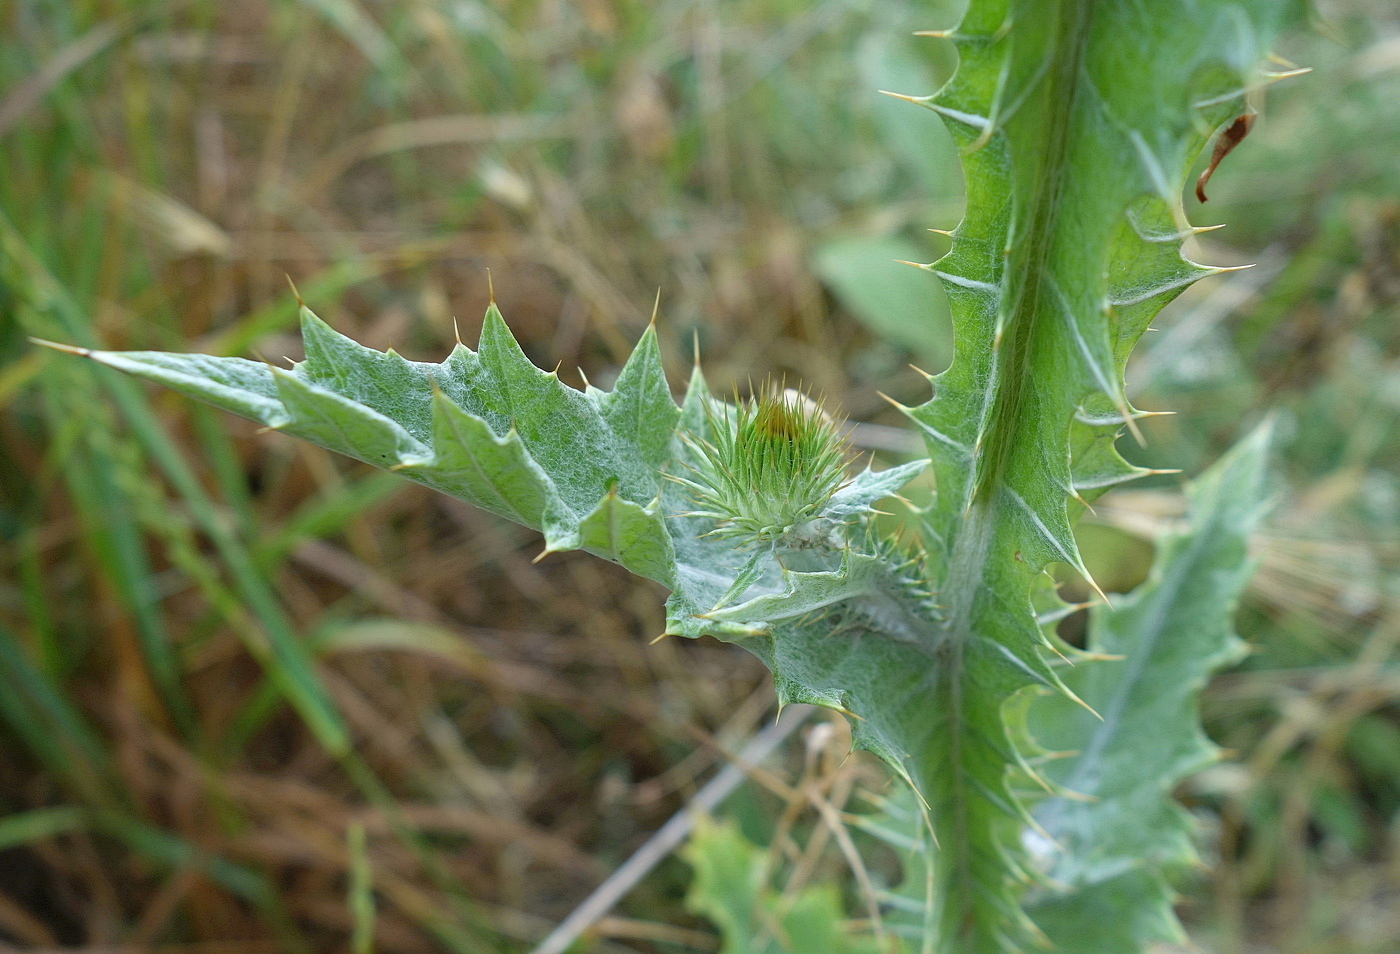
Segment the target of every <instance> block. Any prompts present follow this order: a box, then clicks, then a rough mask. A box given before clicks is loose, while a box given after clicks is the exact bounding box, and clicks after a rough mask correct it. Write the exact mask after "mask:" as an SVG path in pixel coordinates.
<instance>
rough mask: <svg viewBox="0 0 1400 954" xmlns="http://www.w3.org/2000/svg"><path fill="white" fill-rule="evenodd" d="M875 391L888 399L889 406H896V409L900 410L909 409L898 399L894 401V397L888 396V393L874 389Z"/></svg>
mask: <svg viewBox="0 0 1400 954" xmlns="http://www.w3.org/2000/svg"><path fill="white" fill-rule="evenodd" d="M875 393H876V394H878V395H880V397H882V398H884V399H885V400H886V401H889V402H890V406H891V407H895V408H898V409H899V410H901V411H907V410H909V408H907V407H905V406H904V405H903V404H900V403H899V402H898V401H896V400H895V399H894V398H892V397H890V396H889V395H888V394H886V393H885V392H884V391H876V392H875Z"/></svg>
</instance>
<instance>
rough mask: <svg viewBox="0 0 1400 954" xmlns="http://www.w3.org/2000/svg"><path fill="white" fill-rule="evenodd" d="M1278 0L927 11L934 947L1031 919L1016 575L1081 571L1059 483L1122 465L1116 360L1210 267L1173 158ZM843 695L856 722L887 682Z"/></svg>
mask: <svg viewBox="0 0 1400 954" xmlns="http://www.w3.org/2000/svg"><path fill="white" fill-rule="evenodd" d="M1300 6H1301V5H1300V4H1288V3H1283V4H1280V3H1266V2H1263V0H1258V2H1230V0H1214V2H1196V3H1187V2H1185V0H1182V2H1162V3H1152V4H1126V3H1124V4H1115V3H1093V2H1090V0H1060V2H1046V0H1023V2H1013V0H982V2H977V0H974V2H973V3H972V4H971V5H970V7H969V8H968V10H967V13H966V14H965V15H964V17H963V20H962V22H961V23H960V24H959V25H958V27H957V28H956V29H955V30H953V31H951V33H950V34H949V36H950V38H951V39H952V41H953V42H954V43H955V44H956V45H957V49H958V53H959V56H960V60H961V62H960V65H959V67H958V71H957V73H956V74H955V76H954V77H953V79H952V80H951V81H950V82H949V83H948V85H947V86H945V87H944V88H943V89H942V90H940V91H939V92H938V93H937V94H936V95H934V96H930V97H926V98H923V99H918V100H915V101H916V102H919V103H921V104H922V105H924V106H927V107H928V108H930V109H932V110H934V111H935V112H937V113H938V114H939V115H940V116H942V117H943V119H944V121H945V123H946V124H947V125H948V128H949V129H950V131H951V132H952V134H953V136H954V137H955V139H956V140H957V141H958V143H959V145H960V147H961V148H962V150H963V168H964V173H965V176H966V181H967V191H968V208H967V213H966V216H965V218H964V219H963V221H962V223H961V224H959V225H958V227H957V229H956V230H955V231H954V232H953V239H954V241H953V246H952V249H951V251H950V252H949V253H948V254H947V255H946V256H944V258H942V259H941V260H940V261H938V262H937V263H935V264H933V265H931V266H927V267H928V269H929V270H930V271H932V272H934V273H935V274H936V275H937V276H938V277H939V278H940V279H942V281H943V285H944V288H945V290H946V292H947V294H948V297H949V301H950V303H951V307H952V313H953V323H954V332H955V343H956V346H955V355H954V359H953V362H952V364H951V366H950V367H949V368H948V369H947V370H946V371H945V372H943V373H942V374H940V375H938V376H937V377H936V378H933V379H932V384H933V387H934V397H933V399H932V400H930V401H928V402H927V403H925V404H923V405H922V406H920V407H917V408H910V409H907V413H908V415H909V417H910V418H911V419H912V420H913V421H914V422H915V423H916V424H917V426H918V427H919V429H920V430H921V432H922V433H923V435H924V437H925V440H926V443H927V445H928V448H929V453H930V456H931V457H932V459H933V467H934V477H935V483H936V486H937V497H936V500H935V503H934V505H933V507H932V508H931V510H930V511H929V513H928V516H927V527H926V534H925V538H926V541H927V546H928V550H929V565H930V567H931V569H932V570H933V580H932V583H933V588H934V589H935V590H936V591H937V593H938V594H939V602H940V603H941V604H942V605H943V607H944V609H943V615H942V618H941V620H940V622H939V624H938V626H937V628H936V629H935V631H934V632H933V633H932V634H931V636H930V640H929V645H928V651H929V657H930V661H929V664H928V666H927V671H928V675H927V677H926V679H925V680H924V682H923V683H921V685H920V686H919V692H918V693H916V694H911V696H912V697H913V698H917V700H918V702H917V704H918V705H919V706H921V707H924V709H925V711H926V712H930V713H933V715H932V716H926V717H924V718H923V719H919V718H917V717H915V716H912V715H911V716H908V717H907V718H905V719H904V720H903V721H904V722H906V723H907V724H908V725H909V726H910V727H911V728H915V729H916V730H917V731H914V732H913V733H912V734H909V735H905V736H903V737H901V738H900V739H899V742H900V743H901V744H900V745H898V746H896V748H897V749H903V750H904V751H906V752H908V753H910V757H909V758H908V759H906V761H905V763H904V764H905V768H906V770H908V771H909V772H910V774H911V775H912V776H913V777H914V779H915V780H916V783H917V784H918V786H919V789H920V791H921V793H922V794H923V797H924V799H925V800H926V801H927V802H928V804H929V806H930V815H931V819H932V823H933V826H934V830H935V833H936V834H937V836H938V838H939V840H940V844H941V849H940V850H939V851H938V852H937V853H936V854H935V856H934V857H935V867H936V875H937V883H938V891H937V892H936V895H937V901H936V905H937V910H936V912H935V918H934V921H935V925H936V941H935V942H934V943H933V948H934V949H936V950H938V951H939V952H1001V951H1006V950H1019V949H1024V948H1028V947H1031V946H1033V945H1035V944H1037V943H1041V939H1040V938H1039V932H1038V931H1037V930H1036V928H1035V927H1034V926H1033V925H1032V924H1031V922H1030V921H1029V920H1027V919H1026V918H1025V917H1024V916H1023V915H1022V914H1021V913H1020V909H1019V904H1018V901H1017V899H1018V897H1019V895H1020V893H1021V891H1022V890H1023V887H1024V885H1025V884H1026V883H1027V882H1028V881H1029V880H1031V878H1032V874H1031V873H1030V872H1029V871H1028V869H1027V859H1026V857H1025V855H1024V852H1023V850H1022V848H1021V830H1022V827H1023V824H1024V820H1023V819H1024V816H1025V814H1026V812H1027V807H1026V806H1025V804H1024V803H1023V801H1022V799H1021V798H1020V797H1018V794H1017V792H1016V790H1015V788H1014V787H1013V784H1012V779H1013V777H1014V776H1016V775H1018V774H1019V775H1022V776H1025V775H1027V774H1028V769H1027V767H1026V766H1025V765H1024V764H1023V757H1022V755H1021V751H1020V748H1021V746H1022V743H1023V742H1024V740H1026V739H1027V738H1028V737H1029V735H1028V733H1027V729H1026V727H1025V726H1023V725H1022V724H1020V719H1021V716H1020V715H1019V713H1020V709H1017V708H1007V707H1005V706H1004V703H1005V702H1006V700H1007V699H1008V698H1010V697H1011V696H1013V695H1014V694H1016V693H1017V692H1018V691H1019V690H1023V689H1027V688H1030V687H1034V686H1040V687H1048V688H1058V687H1059V680H1058V678H1057V675H1056V673H1055V672H1054V671H1053V669H1052V667H1051V665H1050V664H1049V662H1048V661H1047V660H1048V659H1053V658H1054V656H1053V655H1047V654H1046V653H1045V650H1046V649H1047V648H1049V646H1048V644H1047V641H1046V637H1045V636H1044V634H1043V633H1042V630H1041V628H1040V625H1039V623H1038V620H1037V616H1036V613H1035V611H1034V608H1033V604H1032V600H1031V595H1030V594H1031V588H1032V584H1033V582H1034V581H1035V580H1036V579H1037V576H1038V574H1040V573H1041V572H1042V571H1043V570H1044V569H1045V567H1046V566H1047V565H1048V564H1050V563H1057V562H1058V563H1065V564H1068V565H1069V566H1071V567H1074V568H1075V569H1077V570H1078V571H1079V572H1080V573H1081V574H1084V575H1085V576H1086V577H1087V573H1086V572H1085V570H1084V567H1083V563H1082V560H1081V559H1080V556H1079V551H1078V547H1077V545H1076V543H1075V540H1074V536H1073V533H1072V531H1071V523H1072V517H1073V516H1074V514H1075V511H1076V509H1077V507H1078V506H1079V505H1080V502H1081V501H1082V500H1085V499H1088V498H1091V497H1092V496H1094V495H1096V494H1098V493H1101V492H1102V491H1103V490H1104V489H1106V488H1108V487H1110V486H1113V485H1115V484H1117V483H1121V482H1122V481H1124V480H1128V479H1131V478H1132V477H1134V476H1136V475H1137V474H1138V473H1140V471H1139V470H1138V469H1136V468H1133V467H1131V466H1130V465H1128V464H1127V463H1126V462H1124V461H1123V460H1122V458H1121V457H1120V456H1119V455H1118V453H1117V451H1116V450H1115V449H1114V446H1113V445H1114V438H1115V436H1116V435H1117V433H1118V432H1119V431H1120V430H1121V429H1123V428H1124V427H1128V428H1135V426H1136V425H1135V423H1134V418H1135V417H1136V414H1137V412H1135V411H1134V410H1133V409H1132V408H1131V407H1130V406H1129V404H1128V402H1127V399H1126V397H1125V395H1124V386H1123V367H1124V362H1125V361H1126V358H1127V355H1128V352H1129V351H1130V350H1131V348H1132V346H1133V344H1134V343H1135V342H1136V340H1137V338H1138V337H1139V336H1140V335H1141V334H1142V332H1143V331H1144V330H1145V328H1146V327H1147V324H1148V322H1149V321H1150V320H1151V319H1152V317H1153V316H1154V315H1155V314H1156V312H1157V311H1158V310H1159V309H1160V308H1161V307H1162V306H1163V305H1164V304H1165V303H1166V302H1168V301H1170V300H1171V299H1172V298H1174V297H1175V296H1176V295H1177V294H1179V293H1180V292H1181V291H1182V290H1183V289H1184V288H1186V287H1187V286H1188V285H1189V284H1190V283H1191V282H1193V281H1195V280H1196V279H1198V278H1200V277H1203V276H1205V275H1209V274H1212V273H1214V272H1215V271H1217V270H1216V269H1210V268H1206V267H1203V266H1200V265H1196V264H1194V263H1192V262H1190V261H1188V260H1187V259H1185V258H1184V257H1183V256H1182V254H1181V251H1180V246H1181V243H1182V241H1183V240H1184V239H1185V238H1186V237H1187V236H1189V235H1190V234H1191V233H1192V230H1191V228H1190V226H1189V225H1187V224H1186V221H1185V216H1184V213H1183V211H1182V206H1181V201H1180V196H1181V191H1182V187H1183V184H1184V182H1185V177H1186V174H1187V171H1188V169H1189V166H1190V163H1191V161H1192V160H1193V158H1194V157H1195V156H1196V155H1197V153H1198V152H1199V151H1200V149H1201V148H1202V146H1203V145H1204V143H1205V141H1206V137H1207V136H1208V134H1209V133H1210V131H1211V130H1212V129H1213V128H1215V127H1216V126H1218V125H1219V124H1220V123H1222V122H1224V121H1226V120H1227V119H1230V118H1232V117H1233V116H1235V115H1238V113H1239V112H1240V110H1241V107H1242V101H1243V96H1244V93H1245V91H1246V90H1247V89H1248V88H1249V87H1251V86H1253V85H1256V84H1258V83H1259V82H1260V81H1261V79H1262V77H1261V75H1260V74H1259V73H1257V72H1256V70H1255V64H1257V63H1258V62H1260V61H1261V59H1262V58H1263V56H1264V55H1265V53H1266V52H1267V44H1268V42H1269V41H1270V40H1271V38H1272V37H1273V36H1274V35H1275V33H1276V32H1277V30H1278V29H1279V28H1280V26H1282V25H1283V24H1284V23H1286V22H1288V21H1289V20H1291V19H1294V18H1296V17H1297V16H1298V15H1299V13H1300V12H1301V11H1300ZM844 698H845V700H846V704H847V705H848V706H850V707H851V709H852V710H853V711H854V712H855V713H856V714H857V715H859V716H860V717H861V718H862V719H864V720H865V721H864V722H863V723H862V725H865V726H869V727H870V729H871V730H872V731H873V730H875V729H876V728H877V727H878V726H879V724H880V723H881V721H882V717H881V716H877V715H873V714H872V711H873V710H876V709H888V707H889V705H890V703H891V702H893V701H894V699H895V697H892V696H889V695H886V696H885V697H884V698H883V699H880V700H878V701H877V700H874V699H872V700H861V699H857V698H855V696H854V694H852V693H847V694H846V695H845V696H844ZM887 717H888V716H886V718H887ZM1085 718H1093V716H1092V714H1089V713H1087V712H1086V714H1085ZM892 721H893V720H892ZM1032 728H1033V727H1032ZM1031 734H1033V733H1031Z"/></svg>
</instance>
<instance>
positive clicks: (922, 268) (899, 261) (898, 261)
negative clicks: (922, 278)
mask: <svg viewBox="0 0 1400 954" xmlns="http://www.w3.org/2000/svg"><path fill="white" fill-rule="evenodd" d="M894 263H895V264H896V265H913V266H914V267H915V268H917V269H919V270H920V271H923V272H926V271H928V270H929V266H928V265H920V264H919V263H918V262H908V261H905V260H904V259H902V258H897V259H895V260H894Z"/></svg>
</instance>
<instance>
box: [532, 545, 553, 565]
mask: <svg viewBox="0 0 1400 954" xmlns="http://www.w3.org/2000/svg"><path fill="white" fill-rule="evenodd" d="M553 552H554V551H553V550H551V549H550V548H549V547H545V548H544V549H543V550H541V551H540V555H539V556H537V557H535V558H534V559H533V560H531V561H530V562H531V563H538V562H540V561H541V560H543V559H544V558H545V557H547V556H549V555H550V554H551V553H553Z"/></svg>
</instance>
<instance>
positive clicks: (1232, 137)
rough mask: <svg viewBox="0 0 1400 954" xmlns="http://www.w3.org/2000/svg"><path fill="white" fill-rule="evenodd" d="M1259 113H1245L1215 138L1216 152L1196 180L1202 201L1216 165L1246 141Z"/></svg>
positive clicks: (1204, 198) (1205, 200)
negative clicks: (1245, 138)
mask: <svg viewBox="0 0 1400 954" xmlns="http://www.w3.org/2000/svg"><path fill="white" fill-rule="evenodd" d="M1257 115H1258V113H1245V114H1244V115H1243V116H1240V117H1238V118H1237V119H1236V120H1235V121H1234V122H1232V123H1231V124H1230V125H1229V126H1227V127H1226V129H1225V131H1224V132H1222V133H1221V134H1220V137H1219V138H1218V139H1216V140H1215V152H1214V153H1213V154H1212V155H1211V157H1210V165H1208V166H1206V169H1205V171H1204V172H1202V173H1201V177H1200V178H1199V179H1197V180H1196V198H1198V199H1200V200H1201V201H1202V202H1207V201H1209V200H1208V199H1206V183H1207V182H1209V181H1210V177H1211V176H1213V175H1214V174H1215V167H1216V166H1218V165H1220V160H1222V159H1224V158H1225V157H1226V156H1228V155H1229V154H1230V152H1231V150H1233V149H1234V148H1235V147H1236V146H1238V145H1239V144H1240V143H1241V142H1243V141H1244V137H1245V136H1248V135H1249V131H1250V129H1252V128H1254V117H1255V116H1257Z"/></svg>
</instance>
